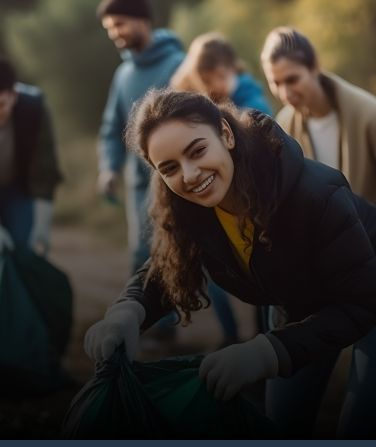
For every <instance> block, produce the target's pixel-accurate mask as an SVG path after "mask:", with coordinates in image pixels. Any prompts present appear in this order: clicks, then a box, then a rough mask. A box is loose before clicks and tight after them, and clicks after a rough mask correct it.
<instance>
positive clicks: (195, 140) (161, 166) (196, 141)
mask: <svg viewBox="0 0 376 447" xmlns="http://www.w3.org/2000/svg"><path fill="white" fill-rule="evenodd" d="M202 140H206V138H195V139H194V140H192V141H191V142H190V143H189V144H188V146H187V147H186V148H185V149H184V150H183V152H182V155H185V154H186V153H187V152H188V151H189V149H191V148H192V147H193V146H194V145H195V144H196V143H198V142H199V141H202ZM173 162H174V160H166V161H162V163H159V165H158V166H157V168H158V170H160V169H162V168H163V167H164V166H167V165H169V164H170V163H173Z"/></svg>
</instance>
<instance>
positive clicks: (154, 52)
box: [120, 28, 183, 66]
mask: <svg viewBox="0 0 376 447" xmlns="http://www.w3.org/2000/svg"><path fill="white" fill-rule="evenodd" d="M177 51H183V44H182V42H181V41H180V39H179V38H178V36H177V35H176V34H175V33H174V32H172V31H170V30H168V29H164V28H160V29H156V30H154V31H153V34H152V43H151V45H150V46H149V47H148V48H146V49H145V50H144V51H142V52H141V53H137V52H136V51H133V50H122V51H121V52H120V56H121V58H122V59H123V61H127V60H129V61H133V63H134V64H135V65H138V66H148V65H152V64H155V63H156V62H158V61H159V60H161V59H165V58H166V57H167V56H169V55H172V54H174V53H176V52H177Z"/></svg>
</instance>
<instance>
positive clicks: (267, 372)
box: [199, 334, 278, 400]
mask: <svg viewBox="0 0 376 447" xmlns="http://www.w3.org/2000/svg"><path fill="white" fill-rule="evenodd" d="M277 374H278V358H277V354H276V353H275V351H274V348H273V346H272V344H271V343H270V341H269V340H268V338H267V337H265V335H263V334H259V335H257V337H256V338H254V339H253V340H250V341H247V342H246V343H241V344H237V345H231V346H228V347H227V348H224V349H221V350H219V351H217V352H214V353H213V354H209V355H208V356H207V357H205V359H204V360H203V361H202V363H201V365H200V369H199V377H200V379H201V380H202V381H206V388H207V389H208V391H210V392H211V393H214V397H215V398H216V399H218V400H220V399H222V400H230V399H231V398H232V397H234V396H235V394H236V393H237V392H238V391H239V390H240V389H241V388H243V387H244V386H245V385H247V384H250V383H253V382H256V381H257V380H260V379H274V378H275V377H276V376H277Z"/></svg>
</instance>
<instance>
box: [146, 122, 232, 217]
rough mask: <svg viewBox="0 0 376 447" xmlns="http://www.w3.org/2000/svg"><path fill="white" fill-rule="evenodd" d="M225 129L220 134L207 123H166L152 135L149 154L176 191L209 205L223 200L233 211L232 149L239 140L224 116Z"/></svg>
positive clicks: (158, 169) (221, 203)
mask: <svg viewBox="0 0 376 447" xmlns="http://www.w3.org/2000/svg"><path fill="white" fill-rule="evenodd" d="M221 130H222V136H221V138H218V135H217V133H216V132H215V131H214V129H213V128H212V127H210V126H208V125H205V124H199V125H197V126H194V127H192V126H190V125H189V124H186V123H183V122H180V121H172V122H170V123H166V124H165V125H164V126H160V127H157V128H156V129H155V130H154V131H153V132H152V133H151V134H150V136H149V138H148V147H149V158H150V161H151V162H152V163H153V165H154V166H155V167H156V169H157V171H158V172H159V173H160V174H161V175H162V177H163V179H164V181H165V182H166V185H167V186H168V187H169V188H170V189H171V191H173V192H174V193H175V194H177V195H179V196H180V197H183V199H187V200H190V201H191V202H194V203H197V204H199V205H203V206H207V207H213V206H215V205H217V204H219V205H220V206H222V207H223V208H224V209H227V210H228V211H229V212H231V211H232V200H231V192H232V189H231V188H230V186H231V182H232V177H233V172H234V163H233V160H232V157H231V155H230V151H231V150H232V149H233V148H234V146H235V141H234V136H233V133H232V131H231V128H230V126H229V125H228V123H227V121H226V120H224V119H223V120H222V129H221ZM197 135H200V137H197ZM209 185H210V187H209Z"/></svg>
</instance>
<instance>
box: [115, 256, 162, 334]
mask: <svg viewBox="0 0 376 447" xmlns="http://www.w3.org/2000/svg"><path fill="white" fill-rule="evenodd" d="M150 261H151V260H150V259H149V260H148V261H147V262H146V263H145V264H144V265H143V266H142V268H141V269H139V270H138V271H137V273H136V274H135V275H134V276H133V277H132V278H131V279H130V280H129V281H128V282H127V284H126V286H125V288H124V290H123V291H122V293H121V294H120V296H119V298H118V299H117V300H116V301H115V302H114V303H112V304H110V306H109V308H110V307H111V306H114V305H115V304H117V303H121V302H124V301H138V302H139V303H140V304H142V306H143V307H144V308H145V313H146V316H145V320H144V322H143V324H142V326H141V330H142V331H145V330H147V329H149V328H150V327H151V326H153V325H154V324H155V323H156V322H157V321H159V320H160V319H161V318H163V317H164V316H165V315H166V311H165V310H164V309H163V306H162V303H161V297H162V291H161V290H160V289H159V288H158V287H157V286H156V285H155V284H153V283H152V282H149V283H148V285H147V286H146V288H144V281H145V277H146V275H147V272H148V269H149V266H150Z"/></svg>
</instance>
